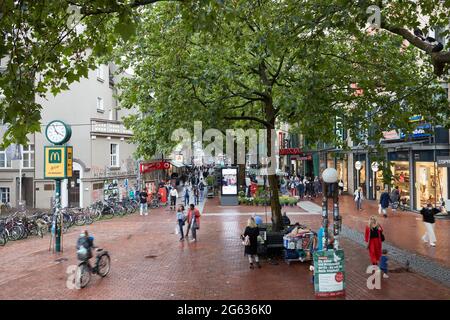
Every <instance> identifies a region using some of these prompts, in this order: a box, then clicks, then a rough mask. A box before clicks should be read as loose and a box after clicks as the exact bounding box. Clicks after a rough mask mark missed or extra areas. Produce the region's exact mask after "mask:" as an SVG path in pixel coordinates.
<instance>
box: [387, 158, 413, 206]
mask: <svg viewBox="0 0 450 320" xmlns="http://www.w3.org/2000/svg"><path fill="white" fill-rule="evenodd" d="M391 172H392V176H393V185H394V187H398V190H399V192H400V201H401V202H402V203H403V205H404V206H405V207H406V208H409V200H410V198H411V194H410V192H409V187H410V181H411V179H410V172H409V162H408V161H392V162H391Z"/></svg>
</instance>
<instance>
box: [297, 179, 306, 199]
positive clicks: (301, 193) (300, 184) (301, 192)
mask: <svg viewBox="0 0 450 320" xmlns="http://www.w3.org/2000/svg"><path fill="white" fill-rule="evenodd" d="M297 189H298V195H299V197H300V199H303V197H304V196H305V185H304V184H303V181H302V180H299V181H298V185H297Z"/></svg>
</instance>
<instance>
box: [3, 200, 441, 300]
mask: <svg viewBox="0 0 450 320" xmlns="http://www.w3.org/2000/svg"><path fill="white" fill-rule="evenodd" d="M206 209H207V210H212V211H210V212H218V211H220V210H219V209H220V208H218V207H215V206H214V203H213V202H211V204H208V205H207V207H206ZM239 211H240V210H239ZM247 217H248V216H245V215H234V216H229V215H226V216H220V215H211V216H208V215H207V214H204V215H203V217H202V221H201V229H200V230H199V236H198V240H199V242H198V243H187V242H179V241H178V236H177V235H175V234H174V228H175V223H174V214H173V213H167V212H166V211H164V210H163V209H158V210H153V211H152V212H151V214H150V215H149V216H147V217H141V216H139V215H131V216H126V217H123V218H114V219H111V220H106V221H100V222H97V223H94V224H93V225H91V226H90V227H89V228H88V229H89V231H90V232H92V234H93V235H94V236H95V242H96V244H97V245H98V246H104V247H105V248H106V249H107V250H108V251H109V252H110V254H111V258H112V269H111V273H110V274H109V275H108V276H107V277H106V278H103V279H101V278H99V277H97V276H93V278H92V280H91V283H90V284H89V286H88V287H87V288H85V289H82V290H71V289H68V288H67V287H66V279H67V275H66V269H67V267H68V266H69V265H73V264H76V262H77V261H76V258H75V248H74V245H75V242H76V238H77V237H78V234H79V233H80V231H82V230H83V227H75V228H73V229H71V230H70V231H69V233H68V234H66V235H65V238H64V250H65V251H64V253H63V254H61V255H59V256H57V255H54V254H51V253H49V252H48V245H49V239H48V237H47V238H44V239H36V238H30V239H26V240H22V241H18V242H11V243H8V244H7V245H6V246H5V247H0V299H315V298H314V294H313V286H312V284H311V283H310V274H309V271H308V267H309V265H308V264H307V263H304V264H301V263H300V264H291V265H287V264H286V263H284V262H282V261H280V264H279V265H270V264H268V263H267V262H263V267H262V269H257V270H250V269H249V268H248V261H247V259H246V258H245V257H244V255H243V248H242V245H241V242H240V240H239V234H240V233H241V232H242V230H243V228H244V226H245V222H246V220H247ZM291 219H292V220H293V221H301V222H302V223H305V224H308V225H310V226H311V227H314V228H317V227H318V226H319V224H320V216H318V215H301V216H296V215H293V216H292V217H291ZM342 245H343V247H344V249H345V253H346V272H347V273H346V279H347V280H346V285H347V295H346V298H347V299H450V289H449V288H447V287H444V286H443V285H441V284H439V283H436V282H434V281H432V280H430V279H427V278H425V277H423V276H421V275H418V274H414V273H397V274H392V275H391V277H390V279H388V280H387V281H386V280H383V282H382V289H381V290H368V289H367V287H366V274H365V268H366V267H367V265H368V261H369V260H368V255H367V252H366V250H365V249H363V248H361V247H360V246H358V245H356V244H354V243H353V242H350V241H346V240H343V241H342ZM57 258H62V260H60V261H59V262H57V261H55V260H56V259H57ZM64 259H67V260H64ZM393 267H394V266H393Z"/></svg>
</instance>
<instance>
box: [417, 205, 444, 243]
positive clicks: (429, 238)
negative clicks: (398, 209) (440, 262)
mask: <svg viewBox="0 0 450 320" xmlns="http://www.w3.org/2000/svg"><path fill="white" fill-rule="evenodd" d="M441 210H442V207H441ZM441 210H439V209H437V208H433V205H432V204H431V201H430V200H428V201H427V206H426V207H423V208H422V210H420V214H421V215H422V216H423V224H424V225H425V230H426V231H425V234H424V235H423V237H422V240H423V242H428V243H429V244H430V246H432V247H435V246H436V234H435V233H434V224H435V221H436V220H435V218H434V216H435V215H436V214H438V213H439V212H441Z"/></svg>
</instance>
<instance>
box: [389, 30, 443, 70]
mask: <svg viewBox="0 0 450 320" xmlns="http://www.w3.org/2000/svg"><path fill="white" fill-rule="evenodd" d="M381 27H382V28H383V29H384V30H386V31H389V32H391V33H394V34H396V35H399V36H401V37H403V39H405V40H408V42H409V43H411V44H412V45H413V46H415V47H416V48H418V49H421V50H422V51H424V52H426V53H427V54H429V55H430V57H431V63H432V64H433V66H434V73H435V74H436V75H437V76H442V75H443V73H444V69H445V66H446V65H447V64H450V52H449V51H441V52H432V50H433V48H434V46H433V45H431V44H429V43H428V42H426V41H423V40H422V39H420V38H419V37H416V35H415V34H413V33H412V32H410V31H409V30H408V29H406V28H402V27H392V26H389V25H388V24H387V23H385V22H383V23H382V24H381Z"/></svg>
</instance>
